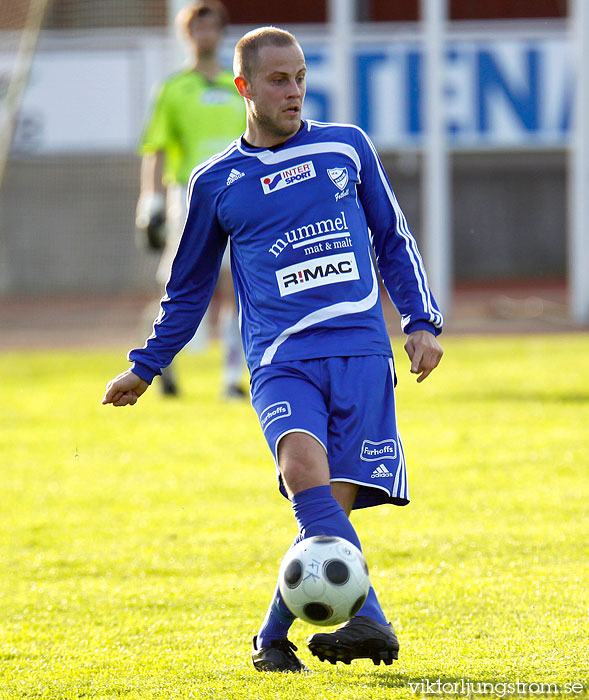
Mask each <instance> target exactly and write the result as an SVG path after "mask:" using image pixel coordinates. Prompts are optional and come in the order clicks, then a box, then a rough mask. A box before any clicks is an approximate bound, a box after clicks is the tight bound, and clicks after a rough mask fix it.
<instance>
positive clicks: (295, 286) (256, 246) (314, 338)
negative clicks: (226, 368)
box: [103, 27, 442, 672]
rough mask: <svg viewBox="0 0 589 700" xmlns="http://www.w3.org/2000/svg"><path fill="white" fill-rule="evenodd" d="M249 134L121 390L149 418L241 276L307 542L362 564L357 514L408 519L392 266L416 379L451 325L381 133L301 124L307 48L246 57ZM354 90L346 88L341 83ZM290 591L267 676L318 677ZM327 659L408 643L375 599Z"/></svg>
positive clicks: (261, 43)
mask: <svg viewBox="0 0 589 700" xmlns="http://www.w3.org/2000/svg"><path fill="white" fill-rule="evenodd" d="M234 73H235V76H236V77H235V84H236V86H237V89H238V90H239V92H240V94H241V95H242V96H243V98H244V100H245V104H246V109H247V127H246V131H245V134H244V135H243V136H242V137H241V138H239V139H237V140H235V141H234V142H233V143H231V144H230V145H229V146H228V147H227V148H226V149H225V150H224V151H222V152H221V153H219V154H218V155H216V156H214V157H212V158H210V159H209V160H208V161H206V162H205V163H203V164H202V165H201V166H199V167H197V168H196V169H195V170H194V171H193V173H192V175H191V178H190V185H189V197H190V206H189V213H188V218H187V221H186V225H185V228H184V233H183V236H182V240H181V242H180V246H179V249H178V253H177V255H176V259H175V260H174V264H173V266H172V273H171V276H170V280H169V282H168V285H167V288H166V295H165V296H164V298H163V299H162V303H161V311H160V315H159V317H158V319H157V321H156V323H155V326H154V332H153V334H152V335H151V337H150V338H148V340H147V342H146V345H145V347H143V348H142V349H136V350H132V351H131V352H130V354H129V359H130V360H131V361H132V362H133V365H132V367H131V369H128V370H126V371H125V372H123V373H122V374H120V375H119V376H118V377H116V378H115V379H113V380H112V381H111V382H109V384H108V385H107V390H106V394H105V396H104V398H103V403H105V404H106V403H112V404H113V405H115V406H125V405H132V404H134V403H135V402H136V401H137V399H138V397H139V396H141V395H142V394H143V392H145V390H146V389H147V387H148V385H149V383H150V382H151V380H152V379H153V377H154V376H155V375H156V374H158V373H159V372H160V369H161V367H165V366H166V365H167V364H168V363H169V362H170V361H171V360H172V358H173V357H174V355H175V353H176V352H178V350H179V349H180V348H181V347H182V346H183V345H184V343H186V342H187V341H188V340H189V339H190V337H191V336H192V334H193V333H194V330H195V328H196V327H197V326H198V323H199V321H200V319H201V318H202V316H203V314H204V312H205V310H206V307H207V304H208V302H209V300H210V298H211V295H212V293H213V289H214V286H215V280H216V278H217V274H218V270H219V266H220V263H221V258H222V255H223V251H224V248H225V246H226V244H227V241H228V240H229V239H230V240H231V260H232V269H233V278H234V283H235V288H236V295H237V303H238V309H239V316H240V319H241V333H242V338H243V344H244V348H245V351H246V358H247V362H248V366H249V368H250V371H251V394H252V404H253V406H254V409H255V410H256V411H257V413H258V416H259V420H260V425H261V427H262V430H263V432H264V436H265V438H266V440H267V441H268V444H269V446H270V449H271V450H272V452H273V455H274V459H275V462H276V467H277V476H278V483H279V487H280V490H281V492H282V493H283V495H285V496H286V497H288V499H289V500H290V501H291V504H292V508H293V510H294V516H295V519H296V522H297V524H298V528H299V534H298V535H297V538H296V540H295V542H297V541H300V539H303V538H305V537H312V536H314V535H335V536H339V537H343V538H345V539H347V540H349V541H350V542H352V543H353V544H355V545H356V546H358V547H360V542H359V540H358V536H357V534H356V532H355V530H354V527H353V526H352V523H351V521H350V519H349V517H348V516H349V515H350V513H351V511H352V509H353V508H366V507H370V506H376V505H378V504H382V503H394V504H397V505H405V504H406V503H408V502H409V492H408V487H407V477H406V470H405V456H404V452H403V446H402V443H401V439H400V437H399V434H398V432H397V425H396V419H395V401H394V384H395V368H394V364H393V357H392V351H391V345H390V340H389V337H388V335H387V332H386V327H385V323H384V319H383V314H382V309H381V304H380V299H379V284H378V276H377V272H376V269H375V266H374V262H373V260H374V259H375V260H376V263H377V265H378V269H379V270H380V273H381V275H382V278H383V280H384V283H385V285H386V288H387V290H388V293H389V294H390V296H391V298H392V300H393V301H394V303H395V304H396V306H397V308H398V309H399V311H400V313H401V317H402V327H403V329H404V330H405V332H406V333H407V334H408V338H407V341H406V344H405V349H406V351H407V353H408V355H409V358H410V360H411V372H413V373H415V374H417V375H419V376H418V378H417V381H418V382H421V381H423V380H424V379H425V378H426V377H427V376H428V375H429V374H430V373H431V372H432V370H433V369H434V368H435V367H436V366H437V365H438V363H439V361H440V359H441V356H442V348H441V347H440V345H439V343H438V341H437V339H436V336H437V335H438V334H439V333H440V331H441V328H442V316H441V314H440V311H439V309H438V307H437V305H436V302H435V300H434V298H433V296H432V294H431V292H430V290H429V287H428V283H427V278H426V275H425V271H424V269H423V265H422V261H421V257H420V255H419V251H418V249H417V246H416V243H415V240H414V238H413V237H412V235H411V233H410V231H409V227H408V226H407V222H406V220H405V217H404V216H403V213H402V211H401V209H400V208H399V205H398V203H397V200H396V198H395V195H394V194H393V191H392V189H391V186H390V184H389V182H388V180H387V177H386V175H385V173H384V170H383V168H382V165H381V163H380V160H379V158H378V156H377V154H376V151H375V150H374V147H373V145H372V143H371V142H370V140H369V139H368V137H367V136H366V134H365V133H364V132H363V131H362V130H361V129H359V128H357V127H355V126H351V125H341V124H325V123H320V122H315V121H309V120H305V121H302V120H301V109H302V106H303V100H304V97H305V74H306V66H305V58H304V55H303V52H302V50H301V48H300V46H299V44H298V43H297V40H296V39H295V37H294V36H292V34H290V33H288V32H285V31H283V30H280V29H276V28H273V27H265V28H260V29H256V30H253V31H252V32H249V33H248V34H246V35H245V36H243V37H242V38H241V39H240V41H239V43H238V44H237V47H236V50H235V59H234ZM343 80H345V76H342V81H343ZM293 621H294V616H293V615H292V614H291V613H290V611H289V610H288V609H287V608H286V606H285V604H284V601H283V600H282V598H281V596H280V591H279V589H278V588H277V589H276V591H275V593H274V597H273V599H272V601H271V604H270V607H269V609H268V613H267V615H266V618H265V619H264V621H263V623H262V625H261V627H260V629H259V631H258V634H257V635H256V636H255V637H254V643H253V651H252V661H253V664H254V666H255V668H256V669H258V670H261V671H293V672H300V671H305V670H306V667H305V665H304V664H303V662H302V661H301V660H300V659H299V658H298V657H297V656H296V654H295V651H296V647H294V645H293V644H292V643H291V642H290V641H289V639H288V636H287V635H288V630H289V628H290V626H291V625H292V623H293ZM308 644H309V648H310V650H311V652H312V653H313V654H315V655H316V656H317V657H318V658H319V659H321V660H326V659H327V660H329V661H332V662H333V663H335V662H336V661H338V660H340V661H343V662H346V663H349V662H350V661H351V660H352V659H357V658H370V659H372V660H373V661H374V662H375V663H377V664H378V663H380V662H381V661H384V662H385V663H387V664H390V663H391V662H392V660H393V659H395V658H397V656H398V649H399V644H398V641H397V638H396V636H395V633H394V631H393V628H392V626H391V624H390V623H389V622H388V620H387V618H386V616H385V613H384V612H383V610H382V608H381V606H380V603H379V601H378V599H377V596H376V593H375V591H374V589H373V588H371V589H370V592H369V595H368V598H367V600H366V602H365V604H364V606H363V607H362V608H361V609H360V611H359V612H358V614H357V615H356V616H355V617H353V618H352V619H351V620H349V621H348V622H347V623H345V624H344V625H342V626H341V627H340V628H338V629H337V630H335V631H334V632H328V633H318V634H314V635H312V636H311V637H310V638H309V640H308Z"/></svg>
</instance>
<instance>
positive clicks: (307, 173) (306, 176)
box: [260, 160, 316, 194]
mask: <svg viewBox="0 0 589 700" xmlns="http://www.w3.org/2000/svg"><path fill="white" fill-rule="evenodd" d="M312 177H316V173H315V167H314V166H313V161H312V160H308V161H307V162H306V163H300V164H299V165H295V166H293V167H292V168H285V169H284V170H279V171H278V172H276V173H272V174H271V175H265V176H264V177H261V178H260V182H261V184H262V189H263V190H264V194H272V192H277V191H278V190H282V189H284V188H285V187H290V186H291V185H299V184H300V183H301V182H305V180H310V179H311V178H312Z"/></svg>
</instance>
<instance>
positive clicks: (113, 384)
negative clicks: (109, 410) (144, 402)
mask: <svg viewBox="0 0 589 700" xmlns="http://www.w3.org/2000/svg"><path fill="white" fill-rule="evenodd" d="M148 386H149V384H148V383H147V382H146V381H145V380H144V379H141V377H138V376H137V375H136V374H135V373H134V372H132V371H131V370H130V369H128V370H126V371H125V372H122V373H121V374H119V375H118V376H117V377H115V378H114V379H111V381H110V382H109V383H108V384H107V385H106V393H105V394H104V398H103V399H102V403H103V404H105V405H106V404H109V403H111V404H112V405H113V406H133V405H135V404H136V403H137V399H138V398H139V397H140V396H141V395H142V394H144V393H145V391H146V390H147V387H148Z"/></svg>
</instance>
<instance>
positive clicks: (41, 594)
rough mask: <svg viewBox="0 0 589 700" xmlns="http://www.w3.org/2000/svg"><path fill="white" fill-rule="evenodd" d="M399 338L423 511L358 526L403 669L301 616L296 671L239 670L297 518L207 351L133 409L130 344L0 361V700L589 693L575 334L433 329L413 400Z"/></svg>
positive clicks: (414, 475) (579, 360)
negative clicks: (179, 392)
mask: <svg viewBox="0 0 589 700" xmlns="http://www.w3.org/2000/svg"><path fill="white" fill-rule="evenodd" d="M400 342H401V341H399V340H397V339H396V340H395V341H394V345H395V352H396V359H397V370H398V374H399V387H398V414H399V423H400V427H401V431H402V435H403V437H404V444H405V450H406V453H407V460H408V463H409V473H410V487H411V495H412V499H413V500H412V503H411V504H410V505H409V506H408V507H406V508H395V507H393V506H391V507H389V506H383V507H380V508H375V509H369V510H366V511H360V512H358V513H356V514H354V516H353V520H354V523H355V525H356V528H357V530H358V533H359V535H360V538H361V539H362V541H363V545H364V549H365V552H366V555H367V559H368V562H369V565H370V567H371V574H372V579H373V583H374V585H375V587H376V589H377V591H378V593H379V596H380V598H381V601H382V602H383V606H384V608H385V611H386V612H387V614H388V615H389V617H390V619H391V621H392V622H393V625H394V626H395V629H396V631H397V633H398V636H399V638H400V642H401V654H400V659H399V661H398V662H396V663H395V664H394V665H393V666H388V667H385V666H379V667H376V666H374V665H373V664H372V662H370V661H365V662H364V661H356V662H354V663H353V664H352V665H351V666H343V665H341V664H339V665H338V666H337V667H334V666H332V665H331V664H325V663H323V664H322V663H320V662H319V661H317V660H316V659H314V658H313V657H311V655H310V653H309V651H308V649H307V648H306V644H305V639H306V637H307V636H308V635H309V634H311V633H312V632H313V631H314V630H313V628H312V627H310V626H309V625H306V624H303V623H301V622H297V623H295V626H294V627H293V629H292V633H291V638H292V640H293V641H294V642H295V644H296V645H297V646H298V647H299V653H300V655H301V657H302V658H303V660H304V662H305V663H306V664H307V665H308V666H309V667H310V668H311V670H312V674H311V675H309V676H305V677H299V676H291V675H284V676H283V675H280V676H276V675H272V674H259V673H256V672H255V671H254V670H253V668H252V666H251V663H250V659H249V654H250V644H251V638H252V636H253V635H254V634H255V633H256V631H257V628H258V625H259V622H260V620H261V618H262V617H263V615H264V613H265V609H266V605H267V603H268V600H269V596H270V594H271V592H272V590H273V587H274V583H275V577H276V572H277V568H278V564H279V561H280V558H281V556H282V554H283V553H284V551H285V549H286V548H287V546H288V545H289V544H290V542H291V541H292V538H293V536H294V534H295V526H294V519H293V517H292V515H291V511H290V507H289V505H288V503H287V502H286V501H285V500H284V499H283V498H282V497H281V496H280V495H279V494H278V492H277V489H276V486H275V480H274V466H273V463H272V460H271V457H270V453H269V451H268V449H267V447H266V445H265V442H264V441H263V438H262V435H261V431H260V429H259V427H258V424H257V420H256V418H255V415H254V412H253V410H252V409H251V407H250V406H249V404H247V403H246V404H235V403H230V404H227V403H224V402H222V401H221V400H220V399H219V398H218V397H217V390H218V375H219V356H218V349H213V350H212V351H210V352H209V353H207V354H205V355H203V356H199V357H195V356H186V355H185V356H183V357H182V358H181V364H180V369H181V371H182V377H183V379H184V380H185V381H184V387H185V392H184V394H183V396H182V398H180V399H177V400H164V399H162V398H161V397H160V395H159V394H158V392H157V391H156V390H155V387H154V388H153V389H152V390H150V391H149V392H148V393H147V394H146V395H145V396H144V397H143V398H142V399H141V400H140V402H139V403H138V404H137V405H136V406H135V407H133V408H123V409H114V408H113V407H111V406H107V407H105V406H101V405H100V399H101V398H102V394H103V390H104V385H105V383H106V381H107V380H108V379H110V378H111V377H112V376H114V374H116V373H118V372H119V371H121V370H122V369H124V368H125V367H126V361H125V359H124V350H123V349H122V350H121V352H120V353H117V352H108V353H107V352H95V353H90V352H86V351H76V352H69V353H66V352H25V353H18V354H16V353H5V354H3V355H2V366H1V369H0V387H1V391H2V397H3V400H2V405H1V407H0V454H1V469H2V472H1V473H2V488H1V489H0V514H1V516H0V517H1V520H0V523H1V528H0V699H1V700H5V699H6V698H10V699H12V698H52V699H57V698H59V699H62V698H63V699H64V700H65V699H70V698H100V699H106V698H125V699H128V700H139V699H141V700H144V699H147V698H149V699H151V698H154V699H155V698H157V699H158V700H159V699H161V700H167V699H169V698H178V699H183V700H184V699H187V698H206V699H210V700H234V699H239V700H246V699H247V700H251V699H260V700H295V699H296V700H300V699H302V698H308V699H310V700H319V699H321V700H323V699H324V698H333V699H334V700H336V699H340V698H341V699H346V700H348V699H349V700H380V699H383V698H414V697H424V696H426V695H427V696H429V697H436V696H438V697H442V696H443V697H448V696H453V695H454V696H466V695H468V694H470V696H471V697H474V696H475V695H478V696H479V697H481V696H482V695H483V694H484V695H486V696H487V697H507V696H509V697H512V696H514V697H524V696H527V697H550V698H554V697H567V698H581V697H588V696H589V670H588V666H589V662H588V656H589V655H588V650H589V648H588V642H587V631H588V630H587V627H588V620H589V607H588V591H587V585H588V582H589V563H588V561H589V557H588V555H589V545H588V542H589V518H588V514H587V510H588V504H589V479H588V473H589V469H588V467H589V337H588V336H586V335H585V336H583V335H581V334H579V335H568V336H567V335H553V336H542V337H539V336H536V337H531V336H530V337H509V338H508V337H505V338H458V337H453V338H451V337H446V338H444V347H445V351H446V355H445V357H444V360H443V362H442V365H441V366H440V367H439V369H438V370H436V372H435V373H434V374H433V375H432V376H431V377H430V378H429V379H428V380H427V381H426V382H425V383H424V384H422V385H417V384H416V383H415V380H414V377H413V376H411V375H410V374H409V372H408V362H407V358H406V357H405V354H404V352H403V350H402V348H401V345H400ZM469 683H470V684H472V685H470V686H469V685H468V684H469ZM517 683H519V684H520V685H519V686H518V685H517ZM483 684H486V685H483ZM510 684H511V686H510ZM548 684H550V685H548ZM575 684H576V685H575Z"/></svg>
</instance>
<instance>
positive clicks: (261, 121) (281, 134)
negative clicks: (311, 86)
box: [252, 107, 301, 141]
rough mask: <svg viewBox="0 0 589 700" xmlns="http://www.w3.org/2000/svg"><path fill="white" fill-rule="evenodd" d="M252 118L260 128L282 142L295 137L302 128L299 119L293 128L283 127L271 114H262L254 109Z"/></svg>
mask: <svg viewBox="0 0 589 700" xmlns="http://www.w3.org/2000/svg"><path fill="white" fill-rule="evenodd" d="M252 117H253V118H254V120H255V121H256V123H257V125H258V128H260V129H262V130H264V131H265V132H266V133H267V134H269V135H270V136H272V137H274V138H276V139H277V141H280V140H283V141H284V140H286V139H288V138H290V137H291V136H294V135H295V134H296V133H297V131H298V130H299V128H300V125H301V120H300V116H299V119H298V120H297V121H296V123H294V124H293V125H292V127H288V126H286V125H285V126H282V125H281V124H280V123H279V122H278V121H277V120H276V119H273V118H272V117H271V116H270V115H269V114H265V113H263V112H260V111H259V110H258V109H256V108H255V107H254V109H253V110H252Z"/></svg>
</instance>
